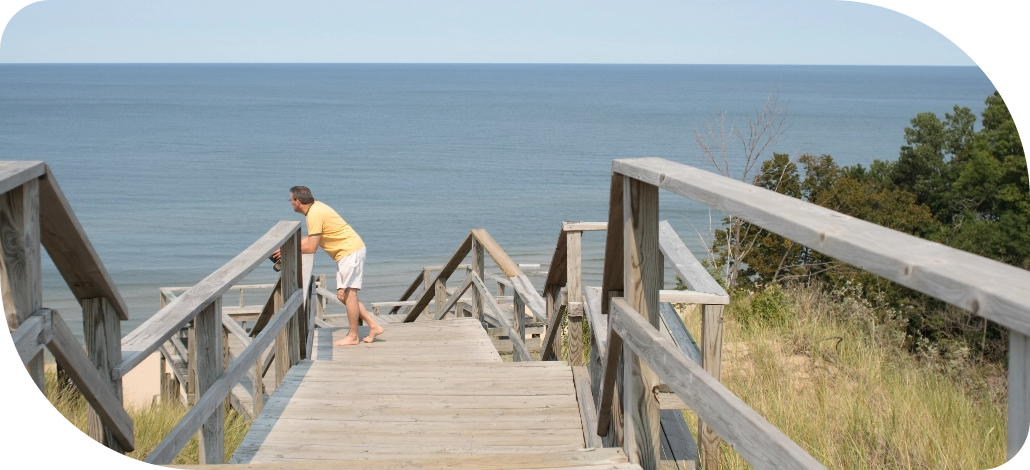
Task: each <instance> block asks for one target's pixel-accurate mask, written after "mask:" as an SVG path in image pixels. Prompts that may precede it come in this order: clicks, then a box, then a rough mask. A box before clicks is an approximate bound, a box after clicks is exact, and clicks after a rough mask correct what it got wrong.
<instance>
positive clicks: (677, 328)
mask: <svg viewBox="0 0 1030 470" xmlns="http://www.w3.org/2000/svg"><path fill="white" fill-rule="evenodd" d="M658 311H659V312H660V313H661V314H662V323H664V324H665V328H666V330H667V331H668V332H669V335H670V336H671V337H672V340H673V342H674V343H676V346H678V347H679V348H680V351H683V354H686V355H687V357H689V358H690V360H692V361H694V362H695V363H696V364H697V365H701V349H700V348H698V347H697V342H695V341H694V337H693V336H691V334H690V330H687V326H686V325H684V324H683V319H681V318H680V316H679V314H678V313H676V309H675V308H673V307H672V305H670V304H669V303H666V302H662V303H661V304H660V305H659V306H658Z"/></svg>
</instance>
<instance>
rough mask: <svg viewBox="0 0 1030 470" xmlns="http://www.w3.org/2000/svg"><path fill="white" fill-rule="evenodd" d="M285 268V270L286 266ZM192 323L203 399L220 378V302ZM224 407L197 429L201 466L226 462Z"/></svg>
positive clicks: (215, 303) (204, 311)
mask: <svg viewBox="0 0 1030 470" xmlns="http://www.w3.org/2000/svg"><path fill="white" fill-rule="evenodd" d="M283 264H284V268H285V263H283ZM193 321H194V328H195V329H196V338H197V348H196V357H197V365H196V367H197V377H196V380H197V386H196V389H195V390H196V393H197V396H198V397H201V396H204V394H205V393H207V391H208V390H209V389H210V388H211V384H213V383H215V381H216V380H218V377H219V376H220V375H222V371H223V368H222V299H221V298H220V297H219V298H216V299H215V300H214V301H213V302H211V305H208V306H207V307H204V309H203V310H201V311H200V313H199V314H197V318H196V319H194V320H193ZM223 415H224V407H222V406H219V407H216V409H215V410H214V412H213V413H211V416H210V417H208V419H207V420H206V421H204V423H203V425H202V426H201V428H200V433H199V434H198V435H197V437H198V438H199V448H200V450H199V451H198V453H199V456H200V461H201V463H205V464H211V463H225V429H224V427H223V426H224V421H223Z"/></svg>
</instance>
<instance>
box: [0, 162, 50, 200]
mask: <svg viewBox="0 0 1030 470" xmlns="http://www.w3.org/2000/svg"><path fill="white" fill-rule="evenodd" d="M44 175H46V163H43V162H41V161H2V162H0V194H3V193H6V192H8V191H10V190H12V189H14V188H17V187H18V186H21V185H23V184H25V183H28V182H29V181H32V180H34V179H36V178H40V177H42V176H44Z"/></svg>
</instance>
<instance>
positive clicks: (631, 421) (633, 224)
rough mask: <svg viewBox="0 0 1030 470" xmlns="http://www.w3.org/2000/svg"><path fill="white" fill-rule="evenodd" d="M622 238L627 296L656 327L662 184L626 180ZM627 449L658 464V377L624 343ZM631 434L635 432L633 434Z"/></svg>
mask: <svg viewBox="0 0 1030 470" xmlns="http://www.w3.org/2000/svg"><path fill="white" fill-rule="evenodd" d="M622 189H623V200H622V210H623V213H622V221H623V222H622V234H623V235H622V238H623V269H624V273H625V274H624V277H623V286H624V287H625V291H624V296H625V301H626V303H627V304H628V305H630V306H631V307H632V308H633V309H634V310H636V311H637V312H639V314H640V315H642V316H643V318H644V319H645V320H647V322H648V323H649V324H650V325H651V326H652V327H653V328H654V329H655V331H657V330H658V329H659V328H660V322H661V315H660V314H659V312H658V291H659V290H661V288H662V286H663V284H664V282H663V271H664V270H663V269H662V253H661V250H660V249H659V247H658V187H657V186H654V185H651V184H647V183H644V182H640V181H637V180H633V179H630V178H628V177H627V178H625V179H624V180H623V186H622ZM623 354H624V356H623V362H624V367H625V370H624V380H625V382H624V383H623V387H622V389H623V393H624V397H623V404H624V405H623V412H624V415H623V420H624V429H625V431H624V438H623V439H624V440H623V449H624V450H625V451H626V455H627V456H629V459H630V462H635V463H639V464H640V466H641V467H643V468H645V469H657V468H658V462H659V461H660V460H661V448H662V442H661V413H660V412H661V410H660V407H659V405H658V400H657V397H655V395H654V393H652V390H655V389H656V387H657V386H658V385H659V381H658V377H657V376H656V375H655V374H654V373H653V372H651V370H650V369H649V368H648V367H647V366H646V365H644V364H641V363H640V361H639V360H637V358H636V356H635V354H634V353H632V352H631V351H627V350H626V349H623ZM631 435H632V436H631Z"/></svg>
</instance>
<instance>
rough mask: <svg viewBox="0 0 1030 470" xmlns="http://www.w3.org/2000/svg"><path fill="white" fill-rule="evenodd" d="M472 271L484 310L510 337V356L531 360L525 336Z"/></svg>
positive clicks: (526, 360) (524, 360) (473, 281)
mask: <svg viewBox="0 0 1030 470" xmlns="http://www.w3.org/2000/svg"><path fill="white" fill-rule="evenodd" d="M475 274H476V273H475V272H473V273H471V274H470V276H472V283H473V284H475V286H476V288H477V289H479V291H480V294H482V295H483V306H484V307H485V308H486V311H487V312H488V313H489V314H491V315H492V316H493V317H494V319H495V320H497V321H498V322H499V323H500V324H501V327H502V328H504V329H506V330H508V337H509V338H511V342H512V349H513V353H512V358H513V359H515V360H517V361H519V362H529V361H532V360H533V355H532V354H530V353H529V348H527V347H526V341H525V337H523V336H519V334H518V332H516V330H515V328H514V327H513V326H512V324H511V322H509V321H508V318H507V317H506V315H504V313H503V312H501V308H500V307H498V306H497V301H495V300H494V296H493V295H491V294H490V291H488V290H487V289H486V286H485V285H484V284H483V280H482V279H480V278H479V276H477V275H475Z"/></svg>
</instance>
